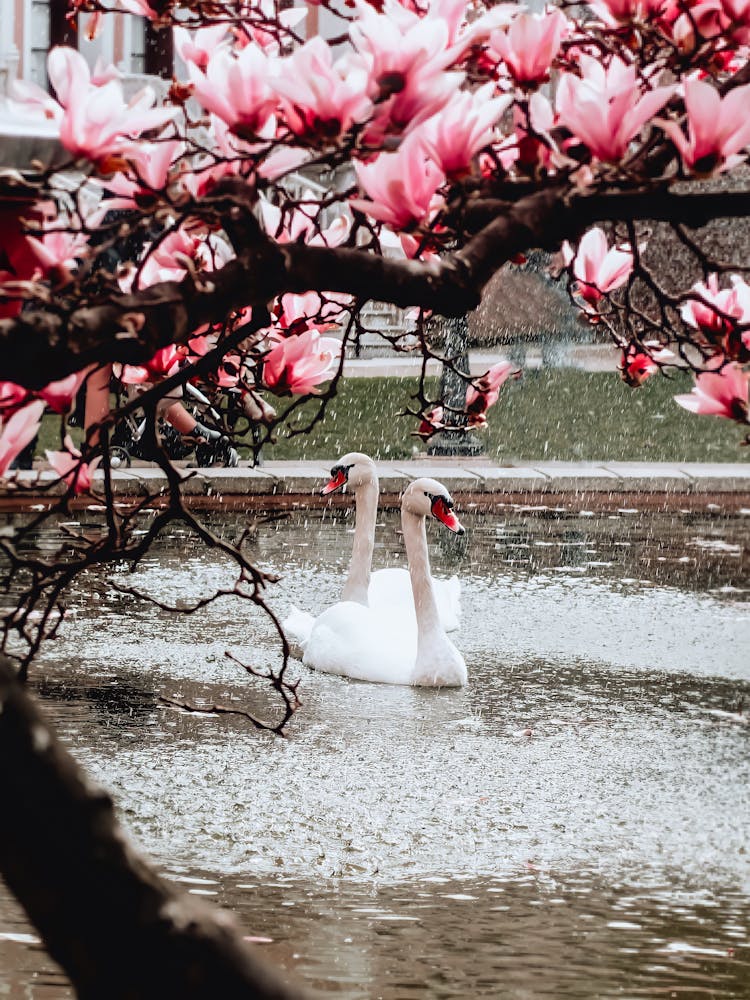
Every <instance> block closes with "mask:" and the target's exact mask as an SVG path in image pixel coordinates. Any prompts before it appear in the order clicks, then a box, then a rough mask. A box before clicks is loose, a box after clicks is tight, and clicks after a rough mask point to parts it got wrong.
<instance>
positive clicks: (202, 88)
mask: <svg viewBox="0 0 750 1000" xmlns="http://www.w3.org/2000/svg"><path fill="white" fill-rule="evenodd" d="M188 71H189V73H190V79H191V81H192V84H193V93H194V95H195V97H196V98H197V99H198V100H199V101H200V102H201V104H202V105H203V107H204V108H206V109H207V110H208V111H211V112H213V114H215V115H216V116H217V117H218V118H221V120H222V121H224V122H226V124H227V125H228V126H229V127H230V129H231V130H232V131H233V132H236V133H237V134H238V135H242V136H245V137H246V138H255V137H257V136H258V135H260V133H261V130H262V129H263V126H264V125H265V124H266V122H267V121H268V119H269V118H270V116H271V115H272V114H273V112H274V111H275V110H276V105H277V103H278V97H277V95H276V93H275V91H274V89H273V86H272V78H273V77H274V76H275V75H276V64H275V61H274V60H273V58H271V57H269V56H267V55H266V53H265V52H264V51H263V49H261V48H260V47H259V46H258V45H255V44H254V43H251V44H250V45H247V46H246V47H245V48H244V49H242V51H241V52H239V53H238V54H237V55H233V54H232V53H230V52H229V51H227V50H226V49H223V48H219V49H215V50H214V52H213V53H212V54H211V56H210V58H209V61H208V65H207V67H206V72H205V73H203V72H202V71H201V70H200V69H198V67H197V66H196V65H195V64H194V63H189V64H188Z"/></svg>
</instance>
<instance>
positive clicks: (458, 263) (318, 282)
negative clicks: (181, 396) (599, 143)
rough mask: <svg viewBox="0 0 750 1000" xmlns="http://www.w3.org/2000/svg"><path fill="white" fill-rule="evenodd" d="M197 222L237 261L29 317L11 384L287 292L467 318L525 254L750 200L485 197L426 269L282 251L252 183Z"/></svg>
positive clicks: (136, 358) (110, 357)
mask: <svg viewBox="0 0 750 1000" xmlns="http://www.w3.org/2000/svg"><path fill="white" fill-rule="evenodd" d="M192 211H193V209H192V208H191V212H192ZM195 213H196V214H202V215H204V216H209V217H211V218H213V219H216V218H221V219H223V220H224V225H225V229H226V230H227V232H228V234H229V236H230V239H231V240H232V242H233V244H234V245H235V250H236V251H237V259H236V260H233V261H230V262H229V263H228V264H226V265H225V266H224V267H222V268H220V269H219V270H217V271H214V272H211V273H210V274H206V275H202V276H201V280H200V282H199V283H198V282H197V281H196V280H195V279H194V278H193V277H192V276H191V275H187V276H186V277H185V278H184V279H183V280H182V281H180V282H174V281H167V282H160V283H158V284H155V285H152V286H151V287H149V288H146V289H144V290H142V291H138V292H134V293H133V294H130V295H116V296H113V297H112V299H111V300H110V301H108V302H107V303H104V304H102V305H97V306H86V307H81V308H77V309H76V308H73V309H71V311H70V312H69V315H68V316H67V318H66V317H65V315H64V314H61V313H60V312H52V311H42V310H29V311H28V312H25V313H23V314H22V315H21V316H19V317H17V318H15V319H11V320H4V321H1V322H0V378H2V379H9V380H11V381H14V382H18V383H19V384H21V385H25V386H27V387H28V388H32V389H38V388H42V387H43V386H45V385H46V384H47V383H48V382H50V381H53V380H55V379H59V378H62V377H64V376H65V375H67V374H70V373H71V372H73V371H77V370H79V369H80V368H82V367H84V366H85V365H87V364H91V363H105V362H110V361H118V362H124V363H131V364H136V363H141V362H143V361H146V360H148V359H149V358H150V357H152V356H153V354H154V353H155V352H156V350H158V349H159V348H160V347H164V346H166V345H167V344H170V343H182V342H185V341H186V340H187V338H188V337H189V336H190V334H191V333H192V332H193V331H194V330H195V329H197V328H198V327H200V326H202V325H203V324H205V323H215V322H216V321H217V320H219V319H221V318H223V317H224V316H226V315H227V314H228V313H229V312H231V311H232V310H236V309H240V308H242V307H244V306H248V305H249V306H253V305H257V304H259V303H266V302H268V301H270V300H271V299H272V298H274V297H275V296H277V295H281V294H283V293H285V292H298V293H301V292H306V291H310V290H317V291H331V292H342V293H347V294H351V295H354V296H356V297H358V298H361V299H365V300H366V299H373V300H376V301H380V302H389V303H391V304H393V305H396V306H400V307H409V306H421V307H423V308H427V309H431V310H433V311H434V312H436V313H439V314H442V315H444V316H460V315H462V314H463V313H465V312H467V311H468V310H470V309H474V308H475V307H476V306H477V305H478V304H479V302H480V300H481V294H482V290H483V289H484V287H485V285H486V284H487V282H488V281H489V280H490V278H491V277H492V275H493V274H494V273H495V272H496V271H497V270H498V269H499V268H500V267H502V265H503V264H505V263H506V262H507V261H508V260H509V259H510V258H512V257H513V256H514V254H517V253H519V252H521V251H525V250H528V249H530V248H533V247H543V248H546V249H555V248H557V247H558V246H559V245H560V243H561V242H562V240H564V239H575V238H577V237H578V236H579V235H580V233H581V232H582V231H583V230H584V229H585V228H586V227H587V226H589V225H590V224H591V223H593V222H597V221H604V220H611V221H624V222H627V221H634V220H668V221H678V222H680V223H682V224H684V225H688V226H691V227H700V226H703V225H705V224H706V223H707V222H709V221H710V220H712V219H715V218H720V217H740V216H748V215H750V195H748V194H745V193H741V192H740V193H735V192H717V193H697V194H671V193H669V192H666V191H653V192H646V193H639V192H636V193H628V192H625V193H615V194H593V195H577V196H573V197H570V198H566V197H565V192H564V190H563V189H562V188H557V187H552V188H547V189H545V190H542V191H538V192H536V193H534V194H529V195H526V196H525V197H523V198H521V199H520V200H519V201H517V202H516V203H515V204H509V203H508V202H507V201H499V200H493V199H488V200H480V201H477V202H476V203H474V204H473V205H471V206H470V207H469V208H468V209H467V210H466V211H465V212H464V213H463V215H462V224H463V225H464V226H465V227H467V228H468V230H469V231H470V232H474V233H475V235H473V236H472V237H471V238H470V239H469V240H468V241H467V242H466V244H465V245H464V246H463V248H462V249H460V250H457V251H455V252H454V253H449V254H446V255H445V256H443V257H442V258H441V259H440V260H438V261H430V262H424V263H423V262H420V261H414V260H394V259H392V258H385V257H380V256H377V255H376V254H372V253H368V252H367V251H364V250H358V249H352V248H346V247H337V248H328V247H315V246H307V245H305V244H302V243H291V244H286V245H282V246H280V245H278V244H277V243H275V242H274V241H273V240H271V239H270V238H269V237H267V236H266V235H265V234H264V233H263V232H262V231H261V230H260V227H259V226H258V224H257V221H256V220H255V218H254V216H253V215H252V206H251V204H250V203H249V199H248V194H247V188H246V185H245V184H244V182H238V181H237V180H236V179H234V180H232V181H230V182H225V183H224V185H223V187H222V189H221V190H220V191H219V192H218V194H214V195H213V196H212V197H211V198H210V199H204V200H203V202H202V203H197V205H196V206H195ZM133 315H136V316H138V317H139V322H140V324H141V325H140V329H139V330H138V332H137V333H135V332H133V331H132V330H130V331H127V326H128V323H127V320H128V317H129V316H131V317H132V316H133ZM141 317H142V320H141V319H140V318H141ZM126 331H127V332H126Z"/></svg>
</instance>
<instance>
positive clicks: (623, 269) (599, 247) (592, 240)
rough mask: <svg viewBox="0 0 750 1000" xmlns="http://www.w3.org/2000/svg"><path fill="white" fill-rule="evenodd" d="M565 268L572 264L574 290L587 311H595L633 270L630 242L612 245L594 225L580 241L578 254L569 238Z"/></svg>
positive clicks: (564, 244)
mask: <svg viewBox="0 0 750 1000" xmlns="http://www.w3.org/2000/svg"><path fill="white" fill-rule="evenodd" d="M562 255H563V260H564V261H565V265H566V267H570V266H571V264H572V269H573V276H574V277H575V278H576V279H577V281H576V283H575V286H574V291H575V293H576V295H578V296H580V298H582V299H583V301H584V303H585V306H584V308H585V309H586V311H587V312H596V309H597V306H598V303H599V301H600V300H601V298H602V297H603V296H604V295H606V294H607V292H611V291H614V289H615V288H620V287H621V286H622V285H624V284H625V282H626V281H627V280H628V278H629V277H630V274H631V272H632V270H633V253H632V251H631V249H630V247H629V246H628V245H627V244H623V246H621V247H612V248H610V247H609V244H608V243H607V237H606V236H605V234H604V232H603V231H602V230H601V229H599V228H598V227H597V226H595V227H594V228H593V229H589V231H588V232H587V233H586V235H585V236H584V237H583V239H582V240H581V242H580V243H579V244H578V251H577V253H574V252H573V249H572V247H571V246H570V244H569V243H568V241H567V240H566V241H565V243H563V246H562Z"/></svg>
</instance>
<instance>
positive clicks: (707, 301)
mask: <svg viewBox="0 0 750 1000" xmlns="http://www.w3.org/2000/svg"><path fill="white" fill-rule="evenodd" d="M731 282H732V287H731V288H719V279H718V277H717V276H716V275H715V274H709V276H708V279H707V280H706V282H705V283H704V282H701V281H699V282H698V283H697V284H695V285H693V287H692V291H693V292H694V293H695V294H696V296H698V297H697V298H691V299H688V300H687V302H683V304H682V307H681V309H680V313H681V315H682V318H683V320H684V321H685V322H686V323H687V324H688V326H692V327H694V328H695V329H696V330H701V331H702V332H703V333H704V334H705V335H706V337H708V339H709V340H714V341H716V340H722V339H723V338H724V337H725V336H726V335H727V334H729V333H731V332H732V330H734V329H735V328H736V325H737V323H741V324H746V323H750V287H748V285H747V284H746V283H745V282H744V281H743V280H742V278H740V277H739V275H736V274H733V275H732V277H731ZM722 314H723V315H722ZM733 320H736V321H737V323H735V322H733ZM746 332H747V331H746Z"/></svg>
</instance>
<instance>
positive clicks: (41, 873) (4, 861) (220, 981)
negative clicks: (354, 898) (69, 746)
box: [0, 660, 303, 1000]
mask: <svg viewBox="0 0 750 1000" xmlns="http://www.w3.org/2000/svg"><path fill="white" fill-rule="evenodd" d="M0 801H2V802H5V804H6V808H5V809H4V810H3V822H2V824H0V870H1V871H2V874H3V876H4V878H5V879H6V881H7V883H8V885H9V886H10V888H11V889H12V891H13V892H14V893H15V895H16V896H17V897H18V899H19V901H20V902H21V904H22V905H23V906H24V908H25V909H26V912H27V913H28V914H29V917H30V918H31V920H32V922H33V923H34V925H35V926H36V928H37V929H38V930H39V932H40V934H41V935H42V937H43V938H44V941H45V944H46V945H47V948H48V949H49V952H50V954H51V955H52V957H53V958H54V959H55V960H56V961H57V962H59V963H60V965H62V967H63V968H64V969H65V971H66V972H67V974H68V975H69V976H70V978H71V980H72V981H73V984H74V986H75V988H76V990H77V995H78V996H80V997H83V998H87V997H88V998H95V997H107V998H109V1000H125V998H132V997H139V998H140V1000H150V998H153V1000H164V998H165V997H180V1000H199V998H200V1000H209V998H213V997H222V1000H231V998H237V1000H240V998H241V1000H247V998H248V997H253V998H257V1000H292V998H301V997H302V995H303V994H302V992H301V991H300V990H298V989H296V988H294V987H291V986H287V985H285V984H283V983H282V982H281V981H280V979H279V978H278V976H277V975H276V974H275V973H273V971H271V970H270V969H269V968H268V967H267V966H266V965H265V963H263V962H261V961H260V960H259V959H258V958H256V957H255V956H254V955H253V954H252V952H251V950H250V949H249V948H248V947H247V946H246V945H245V944H244V942H243V941H242V938H241V935H240V933H239V930H238V929H237V927H236V925H235V923H234V919H233V918H232V917H231V916H230V915H229V914H228V913H225V912H222V911H220V910H215V909H213V908H212V907H210V906H208V905H207V904H206V903H205V902H204V901H202V900H197V899H195V898H194V897H192V896H189V895H186V894H184V893H180V892H178V891H177V890H176V889H175V888H174V887H173V886H171V885H170V884H169V883H167V882H164V881H162V880H161V879H160V878H159V877H158V876H157V875H156V874H155V872H154V871H153V870H152V869H151V868H150V867H149V866H148V865H147V864H146V863H145V862H144V861H143V860H142V859H141V858H140V857H139V856H138V855H137V854H136V853H135V851H134V850H133V849H132V847H131V846H130V845H129V843H128V842H127V840H126V839H125V836H124V834H123V832H122V829H121V828H120V825H119V823H118V822H117V820H116V819H115V815H114V810H113V807H112V801H111V799H110V798H109V796H108V795H107V794H106V793H105V792H104V791H103V790H102V789H101V788H99V787H98V786H96V785H95V784H94V783H93V782H91V781H90V780H89V779H88V778H87V777H86V776H85V775H84V773H83V771H82V770H81V769H80V768H79V766H78V765H77V764H76V762H75V761H74V760H73V758H72V757H71V756H70V754H69V753H68V752H67V750H66V749H65V748H64V747H63V746H62V744H60V743H59V742H58V741H57V739H56V737H55V736H54V734H53V733H52V731H51V729H50V727H49V725H48V724H47V722H46V721H45V720H44V718H43V716H42V715H41V714H40V712H39V710H38V709H37V708H36V707H35V705H34V704H33V702H32V701H31V699H30V698H29V696H28V695H27V694H26V693H25V692H24V690H23V688H22V687H21V685H20V684H19V683H18V682H17V680H16V679H15V677H14V676H13V671H12V669H11V667H10V665H9V664H8V662H7V661H6V660H0Z"/></svg>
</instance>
